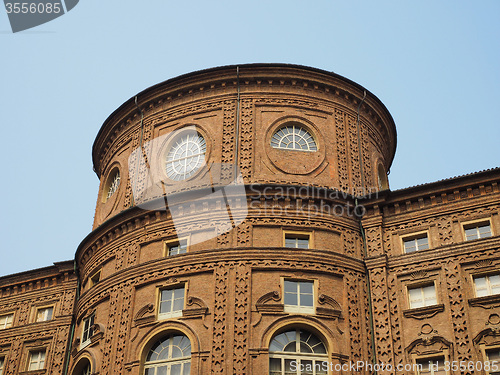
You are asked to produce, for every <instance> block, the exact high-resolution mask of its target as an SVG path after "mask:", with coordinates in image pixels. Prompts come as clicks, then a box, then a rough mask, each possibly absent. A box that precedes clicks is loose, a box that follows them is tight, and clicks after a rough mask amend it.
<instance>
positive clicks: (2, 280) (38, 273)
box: [0, 259, 75, 288]
mask: <svg viewBox="0 0 500 375" xmlns="http://www.w3.org/2000/svg"><path fill="white" fill-rule="evenodd" d="M74 264H75V261H74V259H71V260H64V261H61V262H54V263H53V264H52V265H51V266H47V267H42V268H35V269H32V270H28V271H21V272H17V273H13V274H10V275H4V276H0V288H4V287H6V286H8V285H15V284H22V283H23V282H24V281H25V280H27V279H31V278H35V279H37V278H43V277H47V276H49V275H53V274H57V273H61V272H64V271H71V272H73V271H74ZM23 277H24V278H23ZM13 278H16V279H18V280H15V282H6V281H8V280H9V279H13ZM19 278H21V280H19Z"/></svg>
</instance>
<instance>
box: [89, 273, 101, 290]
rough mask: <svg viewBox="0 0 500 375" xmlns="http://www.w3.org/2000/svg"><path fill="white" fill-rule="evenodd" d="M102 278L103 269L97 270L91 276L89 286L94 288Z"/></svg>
mask: <svg viewBox="0 0 500 375" xmlns="http://www.w3.org/2000/svg"><path fill="white" fill-rule="evenodd" d="M100 280H101V271H97V272H96V273H94V274H93V275H92V276H90V280H89V287H90V288H92V287H93V286H94V285H96V284H97V283H98V282H99V281H100Z"/></svg>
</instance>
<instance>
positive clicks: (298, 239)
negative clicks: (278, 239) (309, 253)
mask: <svg viewBox="0 0 500 375" xmlns="http://www.w3.org/2000/svg"><path fill="white" fill-rule="evenodd" d="M310 237H311V236H310V235H309V234H307V233H304V234H302V233H286V232H285V247H294V248H297V249H309V242H310Z"/></svg>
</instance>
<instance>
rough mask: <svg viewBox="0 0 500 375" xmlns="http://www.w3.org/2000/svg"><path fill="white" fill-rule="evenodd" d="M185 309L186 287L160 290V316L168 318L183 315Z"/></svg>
mask: <svg viewBox="0 0 500 375" xmlns="http://www.w3.org/2000/svg"><path fill="white" fill-rule="evenodd" d="M183 309H184V287H182V288H177V289H164V290H161V291H160V301H159V308H158V318H159V319H167V318H175V317H178V316H182V310H183Z"/></svg>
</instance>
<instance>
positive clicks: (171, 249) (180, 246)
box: [166, 239, 188, 257]
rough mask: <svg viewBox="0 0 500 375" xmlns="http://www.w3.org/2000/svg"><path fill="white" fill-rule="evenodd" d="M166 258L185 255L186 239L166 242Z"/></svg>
mask: <svg viewBox="0 0 500 375" xmlns="http://www.w3.org/2000/svg"><path fill="white" fill-rule="evenodd" d="M166 246H167V256H169V257H170V256H173V255H179V254H185V253H186V252H187V247H188V246H187V239H180V240H179V241H174V242H167V243H166Z"/></svg>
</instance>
